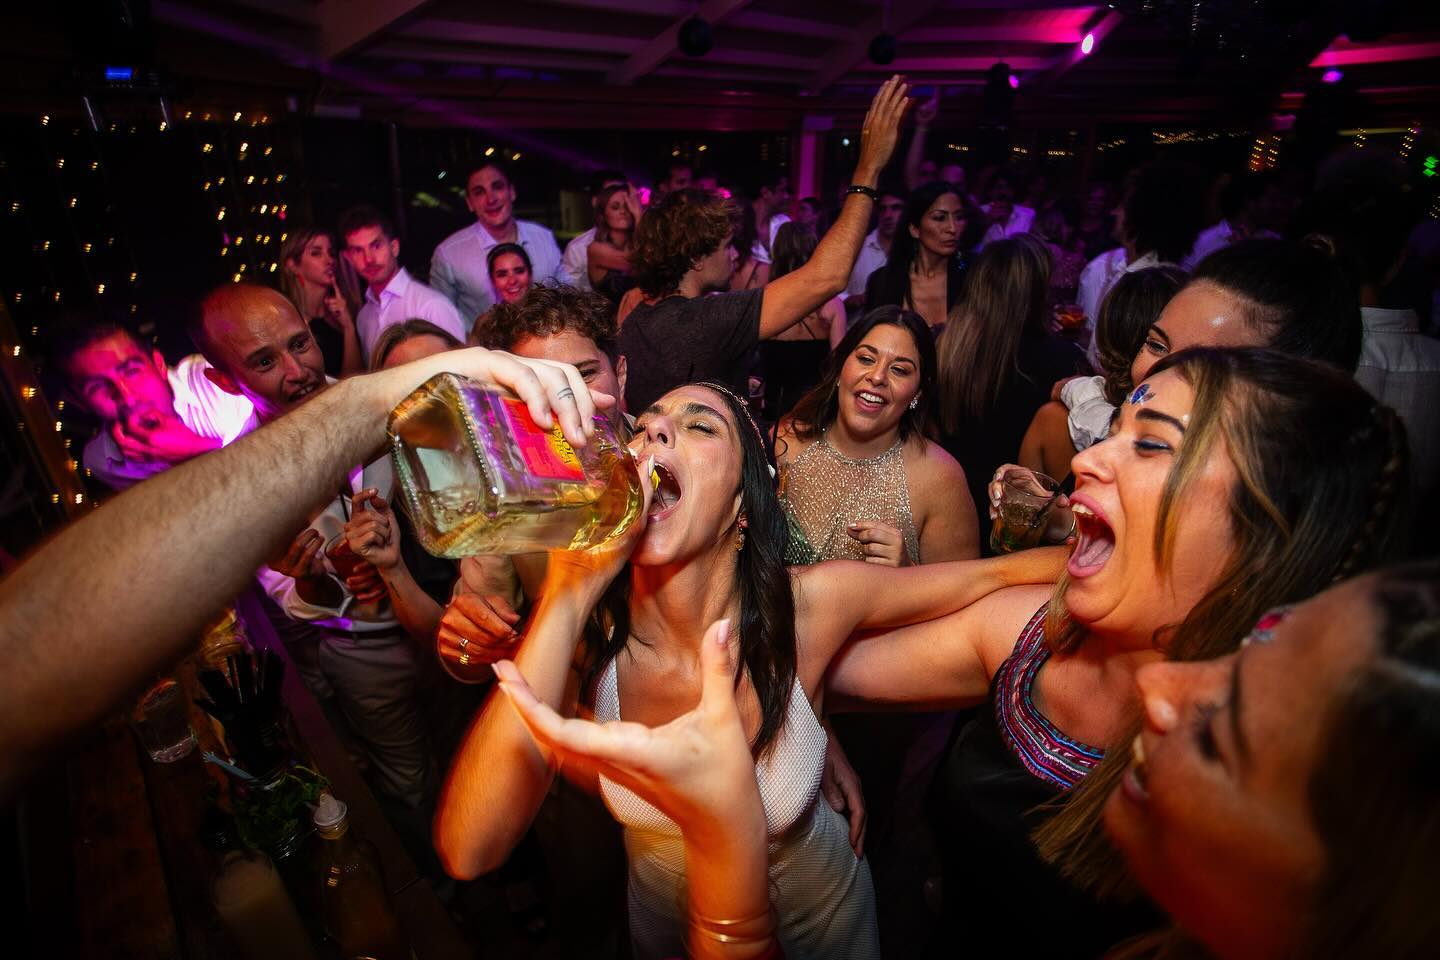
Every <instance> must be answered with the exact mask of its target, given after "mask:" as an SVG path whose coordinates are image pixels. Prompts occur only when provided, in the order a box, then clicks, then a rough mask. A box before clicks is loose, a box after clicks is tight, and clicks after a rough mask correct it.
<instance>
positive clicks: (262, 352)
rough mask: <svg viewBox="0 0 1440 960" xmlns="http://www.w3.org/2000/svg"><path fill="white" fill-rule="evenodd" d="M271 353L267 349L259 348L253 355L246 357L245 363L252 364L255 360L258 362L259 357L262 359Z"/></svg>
mask: <svg viewBox="0 0 1440 960" xmlns="http://www.w3.org/2000/svg"><path fill="white" fill-rule="evenodd" d="M271 352H272V351H271V349H270V348H269V347H261V348H260V349H259V350H256V351H255V352H254V353H252V354H250V356H248V357H246V358H245V362H246V363H254V362H255V361H256V360H259V359H260V358H261V357H264V356H266V355H268V354H269V353H271Z"/></svg>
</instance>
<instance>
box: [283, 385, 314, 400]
mask: <svg viewBox="0 0 1440 960" xmlns="http://www.w3.org/2000/svg"><path fill="white" fill-rule="evenodd" d="M319 389H320V384H318V383H311V384H307V385H306V386H303V387H301V388H300V389H298V390H293V391H291V393H290V402H291V403H298V402H300V401H301V400H304V399H305V398H306V397H308V396H310V395H311V394H312V393H314V392H315V391H316V390H319Z"/></svg>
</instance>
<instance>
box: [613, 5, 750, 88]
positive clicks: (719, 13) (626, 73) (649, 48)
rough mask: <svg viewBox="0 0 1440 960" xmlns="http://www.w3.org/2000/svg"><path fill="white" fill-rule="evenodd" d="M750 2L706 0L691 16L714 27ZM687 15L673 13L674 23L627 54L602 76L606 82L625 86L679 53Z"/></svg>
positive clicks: (688, 15)
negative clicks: (626, 56)
mask: <svg viewBox="0 0 1440 960" xmlns="http://www.w3.org/2000/svg"><path fill="white" fill-rule="evenodd" d="M749 2H750V0H705V2H704V3H702V4H701V5H700V7H699V8H698V9H697V10H696V11H695V13H694V16H696V17H699V18H700V19H701V20H704V21H705V22H707V23H709V24H710V26H712V27H714V26H716V25H718V24H720V23H723V22H724V21H725V20H726V18H728V17H729V16H730V15H731V14H734V13H738V12H739V11H740V10H742V9H744V7H745V6H746V5H747V4H748V3H749ZM690 18H691V15H690V14H685V15H682V16H679V17H676V18H675V22H674V23H672V24H670V26H668V27H666V28H665V29H664V30H662V31H661V32H660V34H659V35H658V36H656V37H653V38H651V39H650V40H648V41H646V42H645V44H644V45H643V46H641V47H640V49H638V50H636V51H635V52H634V53H632V54H630V56H629V57H628V58H626V60H625V62H624V63H622V64H620V65H619V66H617V67H615V68H614V69H613V70H611V71H610V73H609V74H608V75H607V76H606V77H605V82H606V83H609V84H612V85H614V86H628V85H629V84H632V83H634V82H635V81H636V80H638V79H640V78H641V77H643V76H645V74H647V73H649V72H650V71H651V70H654V69H655V68H656V67H658V66H660V64H662V63H664V62H665V61H666V60H669V59H670V58H671V57H673V56H675V54H677V53H679V52H680V28H681V27H682V26H683V25H684V24H685V22H686V21H687V20H689V19H690Z"/></svg>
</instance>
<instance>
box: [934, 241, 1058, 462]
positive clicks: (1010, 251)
mask: <svg viewBox="0 0 1440 960" xmlns="http://www.w3.org/2000/svg"><path fill="white" fill-rule="evenodd" d="M1051 259H1052V257H1051V253H1050V248H1049V247H1048V246H1046V245H1045V242H1044V241H1043V240H1041V239H1040V238H1039V237H1036V236H1033V235H1032V234H1028V233H1021V234H1017V235H1015V236H1013V237H1008V238H1006V239H1004V240H996V241H995V242H993V243H990V244H987V245H986V246H985V249H984V250H982V251H981V253H980V257H979V259H977V260H976V261H975V263H974V264H973V265H972V266H971V267H970V269H969V271H967V272H966V274H965V294H964V299H963V300H962V301H961V302H960V303H959V304H957V305H956V308H955V313H956V316H955V319H953V320H951V321H950V322H949V323H947V324H946V325H945V331H944V332H943V333H942V334H941V335H940V343H939V360H940V372H939V376H940V382H939V385H938V387H939V391H940V398H939V399H940V405H939V408H938V409H939V411H940V426H941V429H942V430H944V432H945V433H947V434H954V433H958V432H959V430H960V427H961V425H962V424H964V423H966V422H973V421H977V420H980V419H982V418H983V417H984V416H985V415H986V413H988V412H989V410H990V408H991V407H992V406H993V405H994V403H995V398H996V397H998V396H999V395H1000V390H1001V388H1003V387H1004V386H1005V382H1006V380H1007V379H1009V378H1010V377H1011V376H1021V375H1022V374H1021V373H1020V370H1019V369H1018V367H1017V366H1016V361H1017V359H1018V357H1019V354H1020V338H1021V336H1022V335H1023V334H1025V333H1027V332H1029V333H1040V334H1043V333H1044V332H1045V317H1046V314H1047V313H1048V312H1049V310H1050V267H1051Z"/></svg>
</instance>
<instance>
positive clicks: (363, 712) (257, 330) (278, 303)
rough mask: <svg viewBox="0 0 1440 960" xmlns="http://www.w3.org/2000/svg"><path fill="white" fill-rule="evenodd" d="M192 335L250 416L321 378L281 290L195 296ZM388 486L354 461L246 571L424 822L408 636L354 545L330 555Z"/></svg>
mask: <svg viewBox="0 0 1440 960" xmlns="http://www.w3.org/2000/svg"><path fill="white" fill-rule="evenodd" d="M190 336H191V339H192V340H194V341H195V345H196V346H197V347H199V348H200V352H201V353H203V354H204V355H205V359H207V360H209V361H210V368H209V369H207V370H206V375H207V376H208V377H210V379H211V380H213V381H214V383H215V385H216V386H218V387H219V388H220V389H221V390H223V391H225V392H226V393H230V394H235V395H237V396H244V397H247V398H249V400H250V402H251V403H253V404H254V405H255V418H254V419H255V423H254V426H260V425H262V424H266V423H269V422H271V421H272V420H275V419H278V418H279V417H281V416H283V415H284V414H286V413H289V412H290V411H291V410H293V409H295V408H296V407H298V406H300V405H301V404H303V403H305V402H306V401H307V400H309V399H310V398H312V397H314V396H316V395H318V394H320V393H321V392H323V391H324V389H325V388H326V386H327V385H328V382H329V381H327V379H326V377H325V364H324V358H323V357H322V356H321V354H320V348H319V346H318V345H317V344H316V343H315V339H314V337H312V336H311V334H310V328H309V326H308V325H307V324H306V323H305V321H304V320H302V319H301V318H300V314H299V313H298V312H297V311H296V310H295V308H294V307H293V306H292V305H291V303H290V301H289V300H287V299H286V298H285V297H283V296H281V295H280V294H279V293H277V292H275V291H274V290H271V289H269V288H267V287H260V286H256V285H253V284H244V283H236V284H225V285H224V286H221V287H217V288H216V289H215V290H213V291H211V293H210V294H209V295H208V296H206V297H205V299H204V300H203V301H202V303H201V306H200V310H199V311H198V313H197V314H196V315H195V316H194V318H193V320H192V324H191V328H190ZM392 486H393V476H392V474H391V470H390V458H389V457H384V456H382V457H380V458H378V459H376V460H375V461H373V462H372V463H369V464H359V465H356V466H355V467H353V468H352V469H351V470H350V471H349V474H348V476H347V479H346V483H345V484H343V485H342V486H341V488H340V489H339V490H337V491H336V493H335V495H334V496H333V497H332V498H331V499H330V500H329V501H328V502H327V503H326V504H325V505H324V506H322V507H321V508H320V509H319V510H318V511H317V512H316V513H315V514H314V515H313V516H312V517H311V519H310V522H309V524H308V525H307V526H306V527H305V528H304V529H302V530H301V531H300V532H299V534H297V535H296V536H295V537H294V538H293V540H291V542H290V544H289V546H288V547H287V548H286V550H285V552H284V554H283V555H282V556H279V557H276V558H275V559H272V560H271V561H270V563H269V565H268V566H265V567H261V568H260V570H259V571H258V572H257V574H256V576H257V578H258V579H259V581H260V585H261V586H262V587H263V588H264V590H265V592H266V594H268V595H269V597H270V599H271V600H273V601H274V602H275V604H276V605H277V606H278V607H279V608H280V610H281V611H283V612H284V615H285V617H287V618H289V620H291V621H293V622H294V624H295V625H296V626H297V627H299V629H287V625H286V624H285V623H283V622H280V623H277V624H276V632H277V633H278V634H280V636H281V637H282V638H283V639H284V640H285V643H286V645H287V646H288V647H289V649H290V651H291V653H292V655H293V658H294V660H295V662H296V665H297V666H298V667H299V668H300V672H301V674H302V676H303V677H304V679H305V683H306V686H308V687H309V688H310V690H311V692H312V693H314V694H315V696H316V698H317V699H319V700H321V701H322V703H325V702H327V701H328V702H329V704H330V705H331V706H333V707H336V708H338V712H339V719H340V720H341V721H342V722H343V727H344V729H342V730H341V731H340V732H341V733H342V735H343V734H349V735H350V736H349V739H350V740H352V741H353V745H354V746H355V747H358V748H359V750H358V752H359V753H360V754H361V756H360V757H359V758H358V759H360V760H361V761H362V765H364V766H367V767H368V768H369V769H368V773H369V774H370V780H371V782H372V784H373V785H374V786H375V788H376V789H377V790H378V791H379V792H380V793H382V794H383V795H385V796H387V797H389V798H390V799H392V800H394V801H396V802H397V803H398V804H399V805H400V806H401V807H402V808H403V809H405V810H409V811H413V813H414V816H415V818H416V819H417V820H419V821H423V822H428V809H429V806H430V804H431V802H432V801H433V795H434V787H435V784H436V779H435V771H434V770H433V769H432V751H431V750H430V747H429V744H428V742H427V735H426V731H425V724H424V721H423V718H422V714H421V711H420V708H419V702H420V701H419V678H420V669H419V663H418V660H417V651H416V649H415V645H414V644H413V643H412V642H411V641H410V640H409V638H408V636H407V635H406V633H405V630H404V628H403V627H402V626H401V625H400V623H399V621H398V620H397V619H396V618H395V614H394V611H393V610H392V609H391V608H390V604H389V601H388V599H387V594H386V591H385V585H384V582H383V581H382V580H381V579H380V576H379V573H378V572H377V571H376V570H375V568H374V567H373V566H372V565H371V564H369V563H367V562H366V561H364V560H361V559H360V558H359V557H355V556H354V555H353V554H351V555H350V556H349V557H348V558H346V557H344V556H339V557H338V558H337V556H336V553H337V548H339V547H340V546H341V545H342V544H343V543H344V539H345V538H344V533H345V523H346V521H347V520H349V519H350V515H351V512H352V511H353V510H354V509H357V508H356V506H355V504H354V502H353V497H354V495H355V494H357V493H359V492H360V491H361V490H364V489H366V488H367V487H368V488H374V489H376V490H378V491H379V492H380V495H381V496H382V497H384V498H386V499H387V500H388V499H389V498H390V495H391V487H392ZM248 508H249V509H259V510H263V509H266V506H265V504H250V505H248ZM359 509H364V507H360V508H359ZM305 627H310V628H313V629H305ZM332 719H337V718H336V717H335V715H334V714H332ZM397 826H401V825H400V824H397ZM401 832H402V833H405V832H407V831H405V830H404V829H403V828H402V831H401ZM423 832H424V830H423V827H422V829H421V833H422V834H423Z"/></svg>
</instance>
